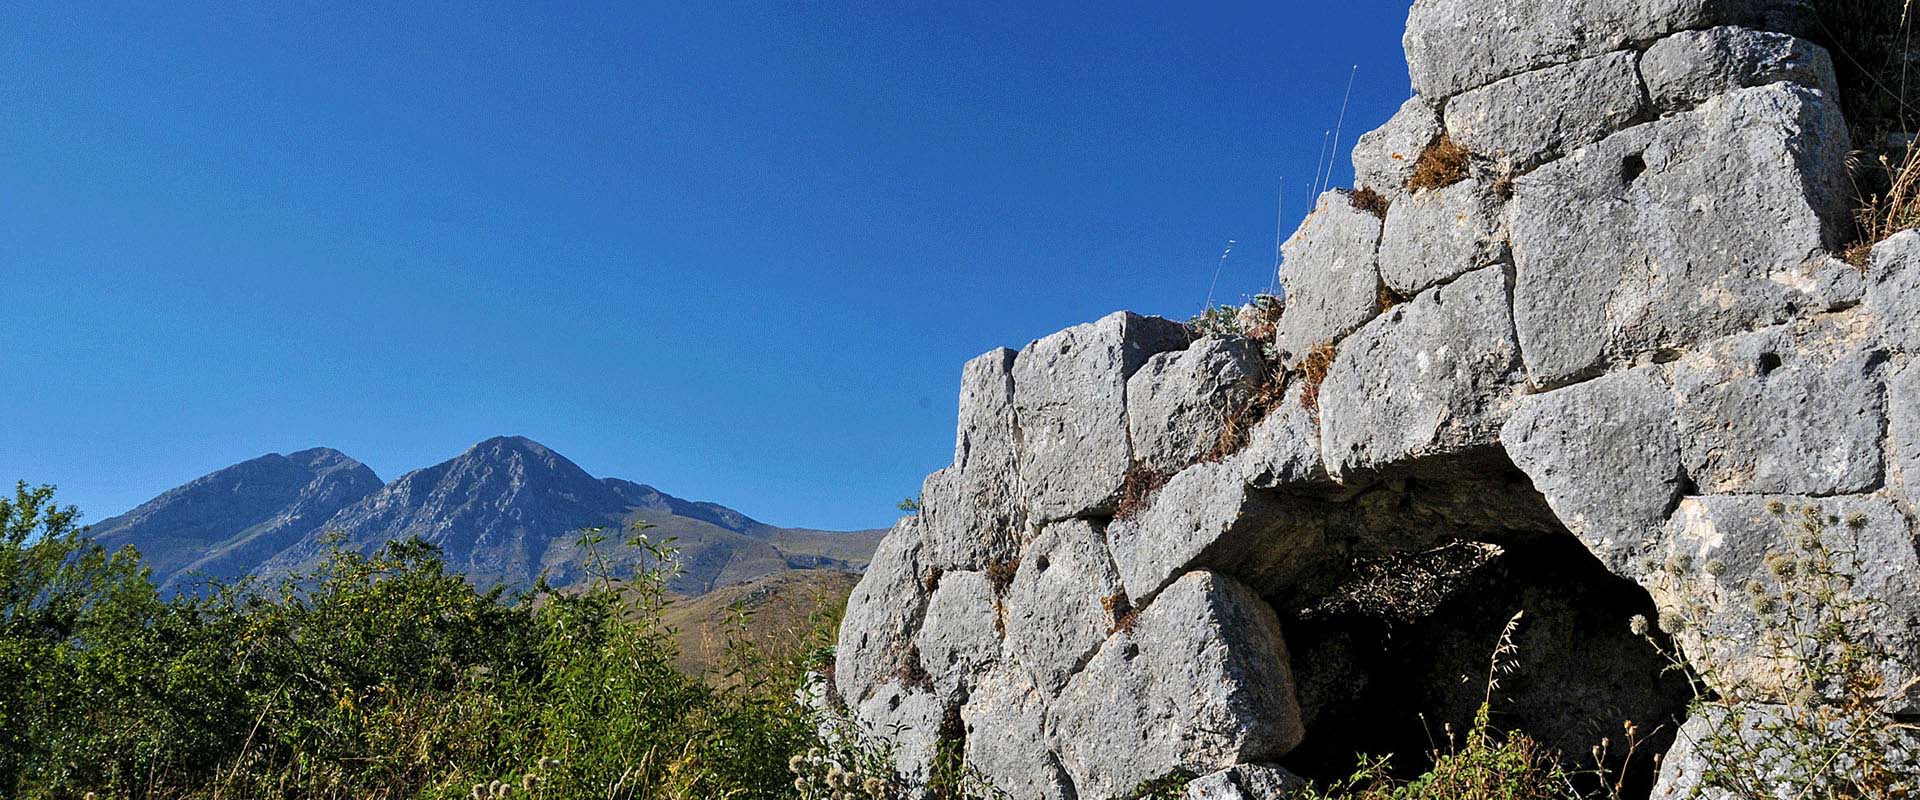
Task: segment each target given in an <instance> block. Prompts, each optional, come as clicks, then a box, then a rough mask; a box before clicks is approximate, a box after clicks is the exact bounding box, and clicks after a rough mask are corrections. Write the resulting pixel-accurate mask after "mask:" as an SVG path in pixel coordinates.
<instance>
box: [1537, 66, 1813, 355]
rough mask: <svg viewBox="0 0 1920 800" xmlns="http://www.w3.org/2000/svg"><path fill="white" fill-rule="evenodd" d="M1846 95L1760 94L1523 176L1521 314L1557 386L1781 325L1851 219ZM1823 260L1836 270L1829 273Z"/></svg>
mask: <svg viewBox="0 0 1920 800" xmlns="http://www.w3.org/2000/svg"><path fill="white" fill-rule="evenodd" d="M1846 141H1847V134H1846V131H1845V126H1844V124H1843V123H1842V121H1841V119H1840V116H1839V111H1838V109H1837V108H1836V107H1835V106H1834V104H1833V103H1832V101H1830V100H1828V99H1826V98H1823V97H1821V96H1820V95H1817V94H1814V93H1813V92H1810V91H1808V90H1806V89H1804V88H1801V87H1797V86H1790V85H1787V84H1775V85H1773V86H1767V87H1761V88H1757V89H1744V90H1741V91H1738V92H1734V93H1732V94H1728V95H1722V96H1720V97H1716V98H1714V99H1713V100H1710V101H1708V102H1707V103H1705V104H1703V105H1701V106H1700V107H1699V108H1698V109H1696V110H1694V111H1690V112H1687V113H1684V114H1677V115H1674V116H1671V117H1667V118H1665V119H1662V120H1661V121H1659V122H1654V123H1650V124H1647V125H1642V126H1638V127H1634V128H1631V129H1628V130H1625V131H1622V132H1620V133H1617V134H1614V135H1613V136H1611V137H1608V138H1607V139H1605V140H1603V141H1601V142H1599V143H1597V144H1594V145H1591V146H1589V147H1586V148H1583V149H1581V150H1578V151H1575V152H1574V153H1573V154H1572V155H1570V156H1568V157H1567V158H1564V159H1561V160H1559V161H1556V162H1554V163H1551V164H1548V165H1546V166H1544V167H1541V168H1540V169H1539V170H1537V171H1535V172H1534V173H1532V174H1530V175H1527V176H1524V177H1522V178H1520V179H1519V181H1518V182H1517V185H1516V189H1515V196H1514V200H1513V203H1512V204H1511V205H1510V206H1509V207H1508V216H1509V219H1510V220H1512V229H1513V257H1514V264H1515V268H1516V282H1515V286H1514V302H1513V315H1514V324H1515V326H1516V328H1517V329H1518V332H1519V337H1520V347H1521V351H1522V353H1523V355H1524V356H1525V358H1526V364H1527V371H1528V373H1529V374H1530V375H1531V376H1532V378H1533V380H1534V381H1535V382H1537V383H1541V384H1547V385H1552V384H1559V383H1564V382H1567V381H1570V380H1574V379H1578V378H1581V377H1586V376H1587V375H1589V374H1591V373H1592V372H1593V371H1595V370H1597V369H1600V368H1602V367H1603V366H1604V365H1606V364H1607V363H1609V362H1610V361H1622V360H1627V359H1631V358H1632V357H1634V356H1637V355H1640V354H1643V353H1650V352H1653V351H1657V350H1660V349H1663V348H1682V347H1686V346H1688V345H1691V344H1694V343H1696V342H1699V341H1702V340H1704V339H1708V338H1712V337H1715V336H1720V335H1725V334H1729V333H1735V332H1738V331H1740V330H1743V329H1747V328H1751V327H1755V326H1757V325H1764V324H1770V323H1774V322H1779V321H1782V320H1784V319H1786V318H1787V317H1788V316H1790V315H1791V314H1792V313H1793V312H1794V310H1795V309H1796V308H1804V307H1808V306H1812V305H1815V304H1816V301H1815V299H1814V298H1812V297H1811V295H1810V293H1809V292H1806V291H1801V290H1799V289H1798V288H1796V287H1798V286H1799V285H1801V284H1802V283H1803V282H1805V281H1807V280H1808V279H1807V278H1806V277H1805V270H1807V269H1809V268H1810V267H1809V261H1810V260H1812V259H1814V257H1815V256H1816V255H1817V254H1819V253H1821V252H1822V251H1823V249H1824V248H1825V247H1826V246H1827V245H1828V244H1830V243H1831V241H1832V238H1833V237H1832V233H1833V232H1834V231H1835V230H1836V228H1835V226H1836V225H1837V224H1838V223H1839V222H1840V220H1841V219H1842V217H1843V216H1844V214H1845V209H1846V204H1847V200H1846V190H1845V188H1844V186H1843V184H1842V181H1843V180H1844V178H1843V176H1844V164H1843V162H1844V159H1845V156H1846ZM1816 266H1825V264H1824V263H1820V264H1817V265H1816Z"/></svg>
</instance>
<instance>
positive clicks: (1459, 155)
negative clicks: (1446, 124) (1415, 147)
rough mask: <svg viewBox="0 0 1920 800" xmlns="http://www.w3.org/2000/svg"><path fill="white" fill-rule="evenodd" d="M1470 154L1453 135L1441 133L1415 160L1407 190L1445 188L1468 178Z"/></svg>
mask: <svg viewBox="0 0 1920 800" xmlns="http://www.w3.org/2000/svg"><path fill="white" fill-rule="evenodd" d="M1468 155H1469V154H1468V153H1467V149H1466V148H1464V147H1461V146H1460V145H1459V144H1457V143H1455V142H1454V141H1453V137H1451V136H1447V135H1446V134H1441V135H1440V138H1438V139H1435V140H1434V141H1433V144H1430V145H1427V149H1426V150H1423V151H1421V153H1420V158H1419V159H1418V160H1416V161H1414V163H1413V177H1411V178H1409V179H1407V190H1408V191H1411V192H1418V191H1422V190H1427V189H1444V188H1446V187H1448V186H1452V185H1454V184H1456V183H1459V182H1461V181H1463V180H1466V179H1467V158H1468Z"/></svg>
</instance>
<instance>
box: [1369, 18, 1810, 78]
mask: <svg viewBox="0 0 1920 800" xmlns="http://www.w3.org/2000/svg"><path fill="white" fill-rule="evenodd" d="M1808 8H1809V4H1808V3H1807V2H1806V1H1805V0H1741V1H1740V2H1731V3H1729V2H1721V1H1720V0H1589V1H1588V2H1581V3H1557V2H1513V0H1418V2H1415V3H1414V4H1413V11H1412V13H1411V14H1409V15H1408V16H1407V33H1406V36H1405V37H1404V38H1403V39H1402V44H1403V45H1405V47H1406V51H1407V71H1408V73H1409V74H1410V75H1411V77H1412V78H1413V89H1414V91H1416V92H1419V93H1420V94H1421V95H1424V96H1426V97H1429V98H1433V99H1441V98H1447V97H1451V96H1453V95H1456V94H1459V93H1460V92H1463V91H1466V90H1468V89H1472V88H1474V87H1477V86H1485V85H1487V84H1489V83H1492V82H1494V81H1497V80H1500V79H1501V78H1505V77H1507V76H1509V75H1517V74H1519V73H1522V72H1527V71H1529V70H1536V69H1541V68H1544V67H1551V66H1554V65H1556V64H1565V63H1568V62H1571V61H1575V60H1578V59H1582V58H1587V57H1591V56H1597V55H1600V54H1602V53H1607V52H1611V51H1614V50H1623V49H1626V48H1627V47H1628V46H1630V45H1632V44H1633V43H1635V42H1645V41H1651V40H1654V39H1658V38H1660V37H1662V36H1665V35H1667V34H1669V33H1672V32H1674V31H1681V30H1687V29H1690V28H1705V27H1710V26H1714V25H1746V26H1748V27H1753V28H1761V29H1765V30H1782V31H1787V32H1790V33H1793V32H1801V31H1803V30H1804V29H1805V28H1807V27H1809V24H1808V20H1809V19H1810V15H1809V12H1808Z"/></svg>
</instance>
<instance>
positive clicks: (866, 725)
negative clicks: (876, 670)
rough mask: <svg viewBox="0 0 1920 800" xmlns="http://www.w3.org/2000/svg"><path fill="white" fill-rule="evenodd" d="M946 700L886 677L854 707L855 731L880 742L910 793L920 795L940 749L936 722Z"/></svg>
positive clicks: (865, 739)
mask: <svg viewBox="0 0 1920 800" xmlns="http://www.w3.org/2000/svg"><path fill="white" fill-rule="evenodd" d="M947 709H948V703H947V701H945V700H942V699H941V698H939V697H936V696H934V694H933V693H932V692H930V691H927V690H925V689H921V688H915V687H909V686H907V685H905V684H903V683H902V682H900V681H898V680H889V681H887V682H886V683H883V684H881V685H880V686H879V687H877V688H876V689H875V690H874V693H873V695H872V696H871V697H868V698H867V699H866V701H864V702H862V703H860V704H859V706H857V707H856V708H855V710H854V711H855V716H856V719H857V722H856V725H857V735H858V736H859V738H860V740H861V741H863V742H870V743H876V744H878V743H884V746H883V747H878V748H877V749H880V750H884V751H886V752H887V755H888V756H889V757H890V758H891V759H892V761H893V770H894V773H895V774H896V775H898V776H899V777H900V778H901V779H902V780H903V781H905V782H906V784H907V785H908V786H910V787H916V791H914V792H913V794H912V796H913V797H924V796H925V794H924V787H925V786H926V785H927V779H928V778H930V777H932V775H933V764H934V760H935V758H936V757H937V756H938V754H939V749H940V726H941V723H942V722H943V721H945V720H946V718H947Z"/></svg>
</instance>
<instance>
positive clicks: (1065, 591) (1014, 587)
mask: <svg viewBox="0 0 1920 800" xmlns="http://www.w3.org/2000/svg"><path fill="white" fill-rule="evenodd" d="M1125 600H1126V593H1125V591H1124V590H1122V589H1121V588H1120V576H1119V574H1118V573H1117V572H1115V571H1114V568H1113V560H1112V559H1111V558H1109V557H1108V555H1107V545H1106V533H1105V531H1104V530H1103V529H1102V526H1100V525H1098V524H1096V523H1092V522H1087V521H1085V520H1069V521H1066V522H1057V523H1054V524H1052V525H1048V526H1047V527H1046V529H1045V530H1042V531H1041V532H1040V535H1039V536H1038V537H1036V538H1035V539H1034V540H1033V544H1031V545H1029V546H1028V547H1027V550H1026V553H1025V554H1024V555H1023V556H1022V557H1021V559H1020V568H1019V569H1018V570H1017V571H1016V572H1014V575H1013V583H1012V584H1011V585H1010V586H1009V587H1008V589H1007V597H1006V601H1005V605H1006V627H1007V650H1008V652H1009V653H1010V654H1011V655H1012V656H1013V658H1014V659H1016V660H1017V661H1019V662H1020V665H1021V666H1022V667H1024V668H1025V669H1026V670H1027V672H1028V674H1029V675H1031V676H1032V678H1033V683H1034V684H1035V685H1036V686H1039V687H1040V689H1041V690H1042V691H1044V692H1046V693H1047V694H1048V695H1053V694H1057V693H1059V691H1060V687H1062V686H1065V685H1066V684H1067V678H1069V677H1071V676H1072V675H1073V673H1074V672H1076V671H1078V670H1079V669H1080V665H1082V664H1085V663H1086V661H1087V659H1088V658H1090V657H1092V656H1093V651H1094V650H1095V649H1097V648H1098V647H1099V646H1100V643H1101V642H1103V641H1106V638H1107V634H1108V633H1110V632H1112V630H1113V626H1114V623H1116V622H1118V621H1119V615H1120V614H1123V613H1125V612H1126V610H1127V608H1126V604H1125Z"/></svg>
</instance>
